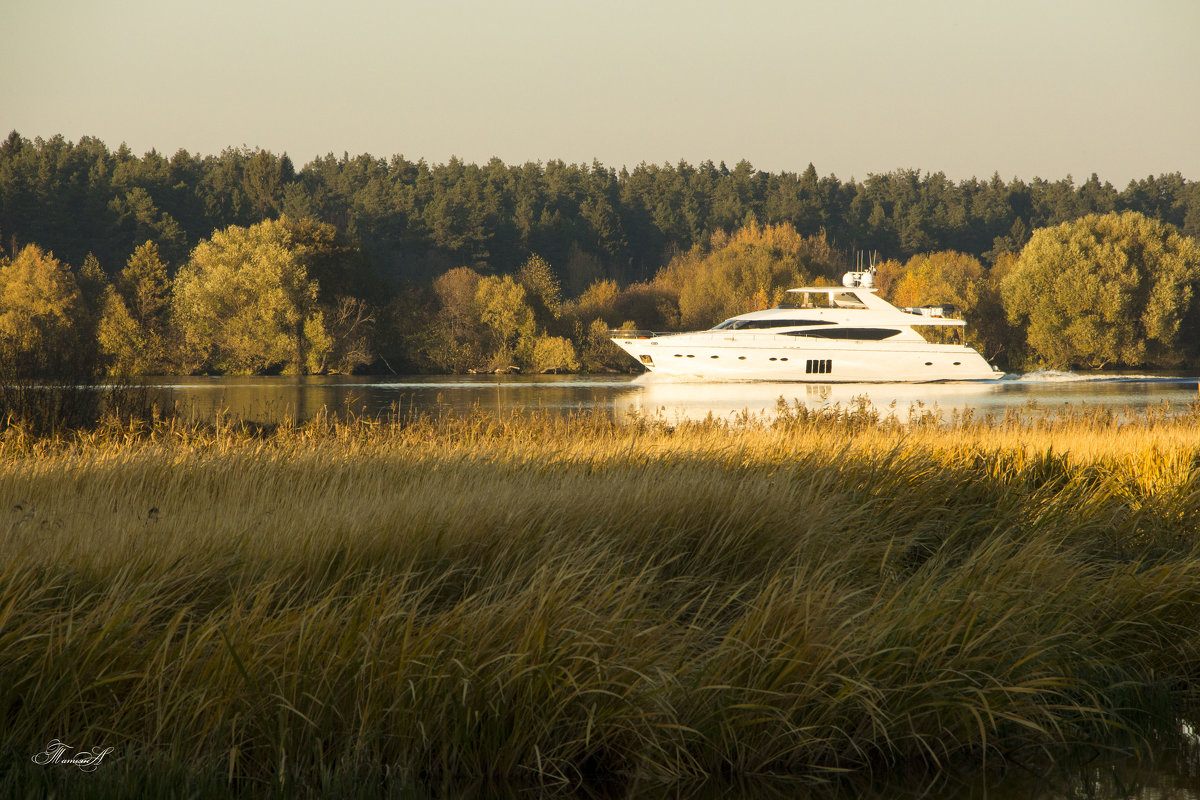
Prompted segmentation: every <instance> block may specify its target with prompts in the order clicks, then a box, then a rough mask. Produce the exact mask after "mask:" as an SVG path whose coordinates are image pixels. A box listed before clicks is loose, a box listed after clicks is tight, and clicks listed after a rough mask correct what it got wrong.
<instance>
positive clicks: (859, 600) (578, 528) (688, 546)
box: [0, 407, 1200, 796]
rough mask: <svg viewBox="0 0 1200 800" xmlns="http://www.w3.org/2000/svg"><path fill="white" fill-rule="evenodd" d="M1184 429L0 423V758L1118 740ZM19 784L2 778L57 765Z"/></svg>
mask: <svg viewBox="0 0 1200 800" xmlns="http://www.w3.org/2000/svg"><path fill="white" fill-rule="evenodd" d="M1196 431H1197V420H1196V419H1195V418H1194V415H1193V416H1192V417H1188V416H1183V417H1180V416H1157V417H1156V416H1153V415H1149V416H1142V417H1140V418H1138V419H1137V420H1134V421H1132V422H1129V421H1120V420H1118V419H1117V418H1115V417H1113V416H1112V415H1105V414H1103V413H1093V414H1090V415H1089V414H1079V415H1075V416H1073V417H1072V416H1060V417H1058V418H1056V419H1054V420H1042V421H1038V422H1030V421H1021V420H1018V419H1016V418H1014V419H1010V420H1007V421H999V422H993V423H992V424H988V425H984V424H979V423H976V422H972V421H970V420H965V421H959V422H957V423H956V424H942V425H937V426H934V425H928V424H923V423H922V420H921V419H920V418H919V417H918V418H915V419H913V420H911V421H910V422H909V423H904V424H901V423H898V422H895V421H892V422H888V421H886V420H880V419H879V416H878V414H876V413H875V412H873V411H871V410H870V409H868V408H866V407H862V408H859V409H851V410H848V411H836V412H818V413H814V412H809V411H807V410H805V409H803V408H797V407H793V408H791V409H779V410H778V413H777V414H776V415H775V417H774V419H773V421H772V422H771V423H770V424H767V423H759V424H754V423H750V424H745V425H742V426H739V427H733V426H728V425H724V424H720V423H712V422H709V423H681V424H668V423H666V422H663V421H662V420H655V419H652V418H635V419H634V420H633V421H632V422H631V423H630V424H614V423H613V422H612V420H611V419H610V417H609V416H607V415H604V414H599V413H597V414H589V415H576V416H553V415H527V414H525V415H521V414H514V415H506V416H496V415H488V414H484V413H477V414H474V415H469V416H441V417H433V416H424V417H417V418H407V419H403V420H400V421H397V422H394V423H388V422H379V423H376V422H370V421H357V422H351V423H344V422H338V421H334V420H331V419H318V420H316V421H313V422H311V423H309V424H305V425H281V426H268V427H263V426H244V425H238V424H230V425H227V426H225V427H221V428H214V427H211V426H208V427H206V426H189V425H183V424H180V423H171V422H167V423H163V424H162V425H160V426H158V427H157V428H155V429H152V430H143V429H136V428H135V429H134V430H127V429H126V430H119V429H114V428H110V429H108V430H100V431H96V432H92V433H89V434H79V435H75V436H73V437H71V438H69V439H63V440H59V441H45V440H42V441H34V440H22V438H21V437H20V436H9V437H8V438H7V439H6V440H5V441H4V442H3V443H2V444H0V455H2V458H0V533H2V534H3V536H2V538H0V563H2V564H3V566H2V567H0V708H3V709H4V725H3V730H4V733H3V734H2V735H0V736H2V749H3V751H4V752H5V753H7V754H9V755H10V756H12V758H11V759H10V758H8V756H6V760H7V761H9V762H10V763H16V762H15V761H14V760H13V759H16V758H17V757H19V758H20V759H22V760H27V759H29V758H30V757H31V756H33V755H35V754H36V753H38V752H40V751H42V750H43V749H44V748H45V747H46V743H47V742H49V741H51V740H52V739H59V740H61V741H63V742H64V743H66V744H68V745H70V746H72V747H76V748H81V749H82V748H89V747H97V748H103V747H113V748H114V750H113V752H112V753H111V754H110V755H109V756H107V760H106V761H105V762H104V763H102V764H100V765H98V771H103V770H111V771H112V772H113V773H115V774H120V775H122V776H128V777H127V778H124V777H123V778H121V781H124V783H122V784H121V785H123V786H126V787H129V786H139V785H140V786H144V785H149V784H147V783H146V781H151V782H152V781H153V780H154V779H155V776H160V779H161V780H168V779H172V780H173V778H172V777H171V776H182V775H187V774H191V773H190V772H189V770H188V768H187V767H186V766H184V767H181V766H180V765H197V767H196V768H197V773H203V775H204V776H205V777H204V781H208V782H212V783H213V785H214V786H217V787H219V788H221V789H222V790H247V789H253V788H254V787H259V788H263V789H269V787H276V788H278V790H279V791H280V792H281V793H283V794H287V795H294V794H305V793H308V794H321V793H323V791H322V787H326V788H329V787H335V786H340V787H343V788H345V787H348V786H360V787H361V786H362V785H363V784H361V783H359V782H358V781H359V779H364V780H365V779H369V780H370V781H372V783H371V784H370V786H371V787H373V791H372V792H371V794H372V795H374V796H377V795H379V794H381V793H387V792H393V793H395V792H399V791H400V790H401V789H402V788H404V787H412V786H419V785H444V784H445V783H447V782H453V781H459V780H466V781H471V780H478V779H481V778H484V779H504V780H508V781H518V782H526V783H530V784H540V785H543V786H562V787H570V786H578V785H594V784H597V783H602V784H605V785H612V784H613V783H614V782H617V783H619V782H621V781H625V780H629V779H631V778H632V777H637V778H639V779H641V780H661V781H671V780H677V779H681V778H690V777H695V776H714V775H715V776H723V777H741V776H754V775H763V774H774V775H787V776H792V777H795V778H799V779H803V780H820V779H823V778H829V777H833V776H836V775H840V774H845V773H847V772H849V773H864V774H865V773H868V772H869V773H872V774H886V773H889V772H903V771H907V770H915V769H919V770H938V769H943V768H945V767H946V766H947V765H949V764H955V765H958V766H959V768H961V765H962V764H964V763H969V764H975V765H978V766H979V768H981V769H982V768H983V767H984V766H985V765H986V764H988V763H991V764H995V763H1002V762H1003V761H1004V759H1006V758H1009V757H1011V756H1013V755H1014V754H1018V753H1028V752H1030V751H1031V750H1036V749H1038V748H1045V749H1046V750H1048V751H1051V752H1053V751H1056V750H1058V749H1063V748H1069V747H1071V746H1072V745H1076V744H1079V743H1082V742H1101V743H1103V742H1106V741H1110V740H1111V739H1112V738H1113V737H1114V736H1117V735H1119V736H1121V737H1122V738H1123V739H1128V738H1129V737H1130V736H1132V737H1133V738H1134V739H1136V738H1137V736H1138V735H1139V733H1138V732H1139V731H1145V730H1149V729H1152V728H1153V729H1161V728H1162V727H1163V724H1164V722H1165V723H1170V722H1171V721H1173V720H1177V718H1179V716H1180V714H1182V713H1184V712H1183V709H1185V708H1188V707H1189V706H1190V705H1191V704H1192V702H1193V700H1194V699H1195V698H1194V695H1193V693H1194V686H1195V682H1196V677H1197V674H1198V670H1200V623H1197V622H1196V620H1198V619H1200V552H1198V551H1197V549H1196V545H1195V543H1196V541H1197V539H1198V534H1200V522H1198V517H1197V515H1196V508H1197V505H1198V502H1200V442H1198V441H1197V434H1196ZM1167 727H1170V725H1169V724H1168V725H1167ZM1176 727H1178V726H1176ZM48 769H49V768H48V767H37V766H36V765H27V766H26V767H25V768H24V769H16V770H14V771H12V772H10V773H8V775H7V777H6V778H5V779H4V780H5V782H6V783H7V785H6V786H4V787H3V788H4V790H5V791H4V793H5V794H10V793H12V792H18V791H19V792H21V793H24V791H25V789H26V788H28V787H29V786H30V785H40V784H38V783H37V782H41V781H50V782H54V781H64V780H78V778H77V777H76V778H68V777H66V772H65V771H64V770H66V768H65V767H58V768H57V769H58V771H57V772H53V771H50V772H48V771H47V770H48ZM72 769H74V768H72ZM34 770H36V771H34ZM55 776H57V777H55ZM161 776H167V778H162V777H161ZM82 777H84V778H88V777H92V776H82ZM179 779H180V780H184V778H182V777H180V778H179ZM55 785H58V784H55ZM204 785H208V784H207V783H205V784H204ZM9 790H12V792H10V791H9Z"/></svg>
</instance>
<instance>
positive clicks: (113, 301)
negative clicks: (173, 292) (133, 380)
mask: <svg viewBox="0 0 1200 800" xmlns="http://www.w3.org/2000/svg"><path fill="white" fill-rule="evenodd" d="M169 321H170V281H169V280H168V278H167V266H166V264H165V263H163V261H162V259H161V258H160V257H159V250H158V245H156V244H155V243H154V242H146V243H145V244H143V245H141V246H140V247H138V249H137V250H135V251H134V252H133V255H132V256H130V257H129V261H128V262H127V263H126V264H125V268H124V269H123V270H122V271H121V277H120V280H119V281H118V282H117V284H116V285H114V286H109V287H108V288H107V289H106V291H105V293H104V299H103V305H102V308H101V313H100V318H99V321H98V323H97V326H96V337H97V340H98V342H99V345H100V351H101V353H103V354H104V355H105V356H106V357H107V359H108V361H109V370H110V371H111V372H112V373H114V374H118V375H135V374H153V373H161V372H165V371H166V370H167V369H168V366H169V358H168V324H169Z"/></svg>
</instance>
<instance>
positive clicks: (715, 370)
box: [610, 272, 1004, 383]
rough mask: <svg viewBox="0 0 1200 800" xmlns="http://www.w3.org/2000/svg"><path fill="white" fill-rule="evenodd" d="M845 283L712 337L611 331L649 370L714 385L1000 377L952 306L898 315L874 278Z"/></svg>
mask: <svg viewBox="0 0 1200 800" xmlns="http://www.w3.org/2000/svg"><path fill="white" fill-rule="evenodd" d="M842 284H843V285H842V286H818V287H808V288H804V289H789V290H788V294H789V298H790V299H789V301H785V302H784V303H781V304H780V305H779V306H777V307H775V308H772V309H768V310H766V311H753V312H751V313H749V314H741V315H739V316H736V317H732V318H730V319H727V320H725V321H724V322H722V323H721V324H720V325H717V326H716V327H715V328H712V329H710V330H707V331H697V332H694V333H673V334H655V333H653V332H651V331H635V330H620V331H611V332H610V336H611V337H612V340H613V341H614V342H615V343H616V344H617V346H619V347H620V348H621V349H622V350H624V351H625V352H627V353H629V355H631V356H633V357H634V358H635V359H637V360H638V362H640V363H641V364H643V365H644V366H645V368H646V369H647V370H649V371H650V372H654V373H658V374H663V375H672V376H679V377H684V378H700V379H717V380H765V381H811V382H817V383H878V382H888V383H890V382H896V381H901V382H923V381H978V380H995V379H997V378H1000V377H1002V376H1003V375H1004V373H1003V372H1001V371H1000V370H997V369H995V368H993V367H992V366H990V365H989V364H988V363H987V361H985V360H984V358H983V356H981V355H980V354H979V352H978V351H976V350H975V349H974V348H971V347H968V346H966V345H965V344H963V342H962V331H963V326H964V325H965V324H966V323H965V322H963V320H961V319H953V318H951V317H949V316H946V314H947V313H950V311H951V309H949V308H948V307H939V306H927V307H924V308H897V307H896V306H893V305H892V304H891V303H889V302H887V301H886V300H884V299H883V298H881V297H879V296H878V295H877V294H876V293H875V289H874V277H873V274H872V273H871V272H847V273H846V275H845V277H844V278H843V280H842Z"/></svg>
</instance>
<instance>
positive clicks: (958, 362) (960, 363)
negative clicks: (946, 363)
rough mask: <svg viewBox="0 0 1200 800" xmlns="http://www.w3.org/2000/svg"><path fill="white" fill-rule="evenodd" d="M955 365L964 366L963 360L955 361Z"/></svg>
mask: <svg viewBox="0 0 1200 800" xmlns="http://www.w3.org/2000/svg"><path fill="white" fill-rule="evenodd" d="M954 366H956V367H961V366H962V362H961V361H955V362H954Z"/></svg>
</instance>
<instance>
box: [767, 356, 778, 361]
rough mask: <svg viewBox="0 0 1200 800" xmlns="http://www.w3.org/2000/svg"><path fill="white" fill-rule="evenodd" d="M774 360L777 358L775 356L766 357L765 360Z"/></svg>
mask: <svg viewBox="0 0 1200 800" xmlns="http://www.w3.org/2000/svg"><path fill="white" fill-rule="evenodd" d="M776 360H778V359H776V358H775V356H771V357H770V358H768V359H767V361H776Z"/></svg>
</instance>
